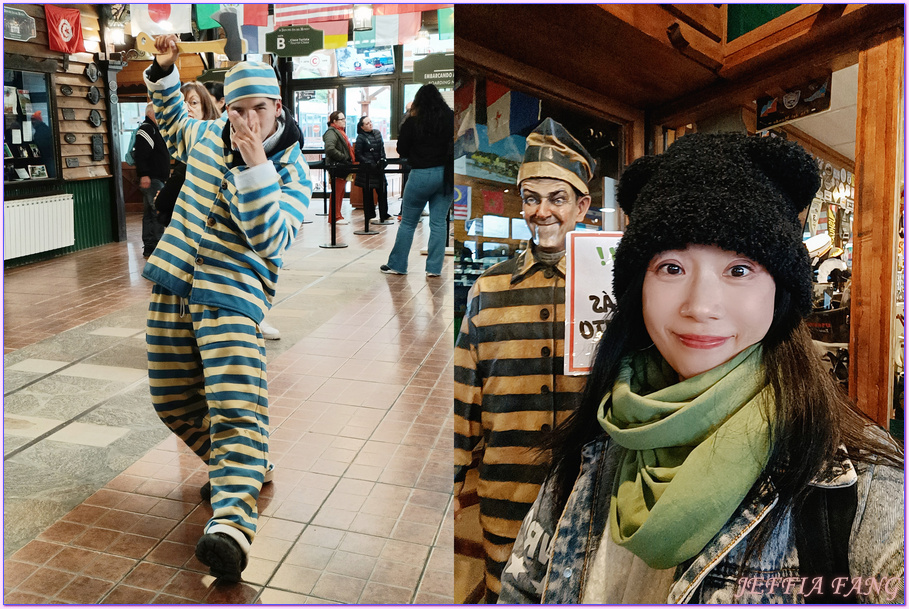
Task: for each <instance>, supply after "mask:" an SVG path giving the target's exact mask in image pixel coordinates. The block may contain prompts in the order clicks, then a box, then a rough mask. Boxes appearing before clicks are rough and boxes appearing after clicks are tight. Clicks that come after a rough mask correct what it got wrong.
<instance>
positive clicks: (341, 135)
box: [322, 110, 356, 224]
mask: <svg viewBox="0 0 909 609" xmlns="http://www.w3.org/2000/svg"><path fill="white" fill-rule="evenodd" d="M346 128H347V117H346V116H344V113H343V112H340V111H338V110H335V111H334V112H332V113H331V114H329V115H328V129H326V130H325V133H323V134H322V141H323V142H324V143H325V156H326V157H327V158H326V160H327V162H328V165H329V170H328V173H329V175H330V176H331V179H332V180H333V185H334V187H335V188H334V194H335V200H334V201H333V202H332V206H331V213H332V216H333V217H334V218H335V219H336V224H350V222H349V221H347V220H345V219H344V216H342V215H341V204H342V203H343V201H344V190H345V188H346V186H345V184H344V182H345V181H346V180H347V176H348V175H349V174H350V173H351V169H350V165H351V164H352V163H354V161H355V160H356V159H355V157H354V149H353V146H351V145H350V140H349V139H348V137H347V134H346V133H345V132H344V130H345V129H346ZM333 166H334V167H333Z"/></svg>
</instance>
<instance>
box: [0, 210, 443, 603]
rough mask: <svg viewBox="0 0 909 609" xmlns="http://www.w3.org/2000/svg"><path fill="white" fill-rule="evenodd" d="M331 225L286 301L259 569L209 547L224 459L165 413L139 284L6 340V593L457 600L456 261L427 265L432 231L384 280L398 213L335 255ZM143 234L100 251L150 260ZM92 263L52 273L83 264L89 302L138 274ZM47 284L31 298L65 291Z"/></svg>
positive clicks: (315, 231)
mask: <svg viewBox="0 0 909 609" xmlns="http://www.w3.org/2000/svg"><path fill="white" fill-rule="evenodd" d="M353 216H354V218H356V213H355V214H353ZM314 220H315V222H314V223H313V224H308V225H305V226H304V231H303V234H302V235H301V237H300V238H299V239H298V240H297V242H296V243H295V244H294V246H292V247H291V248H290V250H288V254H287V256H286V260H287V268H286V269H285V271H284V272H283V273H282V279H281V282H280V283H279V289H278V296H277V298H276V305H275V307H274V309H273V310H272V312H271V313H270V314H269V321H270V322H271V323H272V324H273V325H275V326H276V327H278V328H279V329H281V331H282V339H281V340H279V341H269V342H268V343H267V352H268V359H269V364H268V365H269V393H270V417H271V430H272V432H271V441H270V451H271V455H272V458H273V460H274V461H275V463H276V465H277V469H276V476H275V482H274V483H273V484H271V485H268V486H266V487H265V489H264V490H263V493H262V497H261V500H260V520H259V533H258V536H257V539H256V541H255V542H254V544H253V549H252V554H251V557H250V564H249V566H248V568H247V569H246V571H245V572H244V575H243V582H241V583H239V584H234V585H223V584H217V583H215V582H214V580H213V578H211V577H210V576H209V575H208V574H207V570H206V568H205V567H204V566H203V565H202V564H201V563H199V562H198V561H197V560H196V559H195V558H194V556H193V548H194V546H195V541H196V540H197V539H198V537H199V535H200V534H201V530H202V526H203V525H204V524H205V522H206V521H207V519H208V517H209V516H210V513H211V511H210V510H211V508H210V507H209V506H208V504H204V503H201V500H200V499H199V496H198V489H199V487H200V486H201V485H202V484H203V483H204V481H205V479H206V472H205V468H204V467H203V466H202V464H201V463H200V462H199V461H198V458H197V457H196V456H195V455H193V454H192V453H191V452H189V451H188V450H187V449H186V448H185V447H183V446H182V444H180V443H179V441H177V440H176V439H175V438H174V437H173V436H171V435H170V434H169V432H167V430H166V429H165V428H164V426H163V425H162V424H161V423H160V421H158V419H157V417H156V416H155V414H154V412H153V411H152V409H151V406H150V403H149V400H148V388H147V379H146V377H145V370H144V368H145V359H144V317H145V308H146V306H147V294H148V285H147V284H144V285H143V281H144V280H141V279H139V280H138V287H130V288H129V289H128V290H126V292H128V293H124V294H121V297H120V298H114V297H111V299H112V300H114V301H115V302H114V303H112V306H111V307H110V308H108V309H107V310H105V311H100V312H99V313H98V314H96V317H94V318H90V319H86V320H84V321H80V319H81V318H79V317H78V316H74V317H70V320H69V321H64V322H60V323H58V324H56V325H55V323H54V321H53V317H54V315H55V314H58V315H60V316H61V317H63V318H67V317H68V316H67V312H66V308H65V307H64V306H63V305H61V304H60V303H61V302H63V301H62V300H61V299H53V300H56V301H57V302H56V303H51V302H48V301H50V300H52V299H51V298H47V299H45V300H44V301H40V302H41V303H43V304H42V306H43V307H44V308H42V309H37V308H36V310H35V313H36V314H38V315H43V316H46V317H49V318H51V319H50V320H48V325H47V327H49V328H58V330H57V332H56V333H54V334H52V335H51V336H48V337H44V338H40V339H39V340H36V341H34V342H33V343H31V344H27V345H23V346H21V347H18V348H14V349H7V351H6V355H5V364H4V460H5V463H4V517H5V527H4V600H5V602H6V603H25V604H33V603H34V604H37V603H78V604H83V603H84V604H89V603H92V604H93V603H116V604H128V603H177V604H182V603H206V604H217V603H253V602H256V603H265V604H284V603H293V604H296V603H317V604H322V603H357V602H359V603H370V604H378V603H395V604H401V603H451V602H452V600H453V598H452V572H453V559H452V546H453V524H452V514H451V482H450V463H451V440H452V436H451V431H450V430H451V423H452V421H451V399H452V380H451V379H452V351H453V337H452V336H451V334H452V332H453V325H452V321H451V310H452V297H453V296H452V288H451V279H450V278H451V261H450V259H449V260H447V261H446V270H445V272H443V277H442V278H441V279H427V278H425V276H424V274H423V273H422V265H423V261H424V259H423V257H422V256H420V255H419V250H418V249H417V248H418V247H419V244H420V240H421V239H424V240H425V234H422V233H421V232H420V231H426V232H428V227H427V226H424V228H423V229H418V233H417V238H416V240H415V241H416V245H415V247H414V250H413V252H412V256H411V260H410V264H411V265H412V269H414V270H415V271H420V272H413V273H411V274H410V275H409V276H406V277H398V276H386V275H382V274H381V273H379V272H378V266H379V265H381V264H382V263H384V261H385V258H386V256H387V251H388V250H389V249H390V247H391V244H392V243H393V239H394V231H395V230H396V227H395V226H388V227H384V228H385V230H384V231H383V234H381V235H377V236H372V237H363V236H355V235H353V234H352V229H351V227H350V225H348V226H345V227H343V228H344V229H346V230H345V232H344V233H343V234H342V238H343V239H344V240H346V241H347V242H348V243H349V244H350V246H349V247H348V248H344V249H322V248H319V247H318V245H319V244H320V243H323V242H325V241H323V240H324V239H325V238H326V236H328V232H327V229H326V227H325V226H324V224H325V222H324V218H321V217H316V218H314ZM320 223H321V225H320ZM424 223H425V221H424ZM130 226H131V230H135V229H136V228H137V227H138V224H137V223H136V222H135V219H132V218H131V221H130ZM339 228H341V227H339ZM329 238H330V236H329ZM136 241H138V240H137V239H131V240H130V242H129V243H122V244H111V245H110V246H102V248H94V250H100V249H103V248H106V249H107V250H108V251H106V252H104V253H99V252H95V251H94V250H89V252H91V253H92V254H95V255H96V256H100V257H102V258H105V259H109V258H114V259H119V260H121V267H122V266H124V265H125V266H127V267H128V266H129V265H132V264H133V263H135V264H136V265H141V256H138V260H136V258H137V254H138V253H139V251H138V250H137V249H136V248H135V245H134V243H135V242H136ZM82 258H83V259H84V260H83V261H82V263H81V264H73V263H72V261H70V260H67V258H62V259H58V260H57V261H50V262H49V263H41V265H42V270H41V277H42V280H44V281H49V280H50V281H52V279H47V278H51V277H54V276H58V277H62V276H64V275H66V274H71V275H72V273H73V270H74V269H75V270H77V271H78V272H76V273H75V275H72V276H71V277H70V281H69V285H71V286H72V285H80V282H81V284H82V285H85V287H84V288H82V289H73V290H71V291H70V300H71V301H72V302H83V299H85V298H87V294H86V292H90V291H91V290H92V289H94V288H93V286H96V285H98V282H103V281H104V280H105V277H104V273H107V274H109V275H111V276H112V277H115V278H117V279H116V281H119V282H121V285H126V284H128V283H130V282H131V281H133V279H132V278H131V276H132V274H133V273H132V271H124V270H123V268H121V267H118V266H117V265H110V266H107V267H105V266H103V264H100V263H99V264H98V265H95V264H92V257H91V256H89V255H84V256H82ZM55 262H58V263H59V265H60V266H61V267H63V268H62V270H61V269H55V268H53V267H54V263H55ZM101 268H103V269H104V271H103V272H101V271H99V270H98V269H101ZM20 273H23V271H17V272H16V273H14V274H16V275H18V274H20ZM80 273H82V274H85V273H90V274H91V277H92V278H91V280H85V281H82V280H81V279H80ZM6 279H7V280H8V279H9V277H7V278H6ZM35 282H36V283H37V282H38V280H37V279H35ZM26 283H27V282H24V281H19V283H18V284H17V287H21V286H25V285H26ZM140 288H141V291H140ZM30 289H31V290H32V291H31V292H27V291H26V289H25V288H24V287H22V288H21V289H19V290H18V291H17V292H13V294H27V293H33V294H44V295H46V294H48V293H49V292H47V291H46V290H44V288H42V287H40V286H33V287H32V288H30ZM42 290H44V291H42ZM143 291H144V294H142V293H141V292H143ZM133 292H135V294H134V293H133ZM13 294H11V293H10V292H9V291H7V293H5V295H4V302H5V304H6V303H7V302H9V301H8V298H11V297H13ZM35 304H36V305H37V304H39V303H38V302H36V303H35ZM55 307H56V309H55ZM16 315H18V316H19V319H27V316H24V315H23V314H22V313H21V312H13V316H14V317H15V316H16ZM88 317H91V316H90V315H88ZM77 322H79V323H77ZM8 323H10V320H9V316H7V318H6V319H5V320H4V326H5V327H6V325H7V324H8ZM14 323H15V322H14ZM72 324H75V325H72ZM70 325H71V326H72V327H68V326H70ZM5 346H6V343H5Z"/></svg>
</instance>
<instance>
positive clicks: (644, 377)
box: [597, 344, 772, 569]
mask: <svg viewBox="0 0 909 609" xmlns="http://www.w3.org/2000/svg"><path fill="white" fill-rule="evenodd" d="M771 397H772V390H771V389H770V387H769V386H766V385H765V382H764V374H763V365H762V363H761V347H760V344H756V345H752V346H751V347H749V348H747V349H745V350H744V351H742V352H741V353H740V354H738V355H737V356H736V357H734V358H732V359H731V360H729V361H728V362H726V363H725V364H722V365H720V366H717V367H716V368H713V369H712V370H709V371H707V372H704V373H703V374H699V375H698V376H695V377H692V378H689V379H686V380H684V381H681V382H679V380H678V375H677V374H676V372H675V371H674V370H673V369H672V368H671V367H670V366H669V364H667V363H666V361H665V360H664V359H663V357H662V356H661V355H660V354H659V352H658V351H657V350H656V349H655V348H651V349H648V350H647V351H645V352H638V353H636V354H634V355H631V356H628V357H626V358H624V359H623V360H622V363H621V368H620V371H619V374H618V377H617V378H616V382H615V385H614V386H613V390H612V393H608V394H606V396H605V397H604V398H603V401H602V402H601V404H600V411H599V414H598V417H597V418H598V420H599V421H600V425H602V426H603V429H605V430H606V432H607V433H608V434H609V436H610V437H611V438H612V439H613V440H615V441H616V442H617V443H618V444H619V445H620V446H622V447H624V448H626V449H627V450H626V452H625V455H624V457H623V459H622V461H621V462H620V463H619V467H618V469H617V471H616V480H615V486H614V488H613V491H612V494H613V496H612V502H611V505H610V508H609V520H610V528H611V534H612V539H613V541H615V543H616V544H618V545H620V546H624V547H625V548H627V549H628V550H630V551H631V552H633V553H634V554H636V555H637V556H639V557H640V558H642V559H643V560H644V561H645V562H646V563H647V564H648V565H650V566H651V567H653V568H654V569H668V568H670V567H674V566H676V565H678V564H680V563H682V562H683V561H685V560H687V559H689V558H691V557H693V556H695V555H696V554H698V552H700V551H701V550H702V549H703V548H704V546H705V545H707V542H708V541H710V540H711V539H712V538H713V537H714V536H715V535H716V534H717V533H718V532H719V530H720V529H721V528H722V527H723V525H725V524H726V522H727V521H728V520H729V518H730V517H731V516H732V514H733V512H734V511H735V509H736V508H737V507H738V506H739V504H740V503H741V502H742V500H743V499H744V498H745V495H746V494H747V493H748V491H749V490H750V489H751V487H752V486H753V485H754V483H755V481H756V480H757V478H758V476H759V475H760V473H761V471H762V470H763V469H764V466H765V465H766V463H767V456H768V453H769V450H770V431H769V425H768V422H767V420H766V419H765V415H764V413H763V412H762V408H761V406H762V404H764V400H768V403H772V399H771ZM607 405H608V409H607Z"/></svg>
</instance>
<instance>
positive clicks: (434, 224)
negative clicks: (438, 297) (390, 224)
mask: <svg viewBox="0 0 909 609" xmlns="http://www.w3.org/2000/svg"><path fill="white" fill-rule="evenodd" d="M453 129H454V112H452V110H451V108H449V107H448V104H446V103H445V100H444V99H442V95H441V94H440V93H439V90H438V89H436V87H435V85H423V86H422V87H420V90H419V91H417V94H416V96H414V100H413V106H412V107H411V110H410V115H409V116H408V117H407V119H406V120H405V121H404V124H403V125H401V133H400V135H399V137H398V146H397V150H398V154H399V155H400V156H401V157H402V158H406V159H408V161H409V163H410V166H411V171H410V177H409V178H408V180H407V186H406V187H405V188H404V197H403V200H402V202H401V225H400V226H399V227H398V234H397V236H396V237H395V244H394V247H393V248H392V250H391V254H389V255H388V262H387V263H386V264H383V265H382V267H381V271H382V272H383V273H386V274H388V275H406V274H407V257H408V256H409V255H410V246H411V245H412V244H413V233H414V231H415V230H416V228H417V224H418V223H419V222H420V216H421V214H422V213H423V208H424V207H426V204H427V202H428V203H429V244H428V246H427V250H428V251H427V253H428V255H427V257H426V276H427V277H439V276H440V275H441V274H442V261H443V260H444V258H445V241H446V232H447V221H446V220H447V216H448V210H449V208H450V207H451V201H452V193H453V192H454V164H453V162H454V154H453V153H454V149H453V140H452V132H453Z"/></svg>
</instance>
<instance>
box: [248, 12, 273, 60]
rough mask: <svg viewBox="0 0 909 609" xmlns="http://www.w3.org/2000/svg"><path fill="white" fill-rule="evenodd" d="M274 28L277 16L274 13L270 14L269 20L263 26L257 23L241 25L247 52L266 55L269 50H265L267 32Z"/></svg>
mask: <svg viewBox="0 0 909 609" xmlns="http://www.w3.org/2000/svg"><path fill="white" fill-rule="evenodd" d="M274 30H275V18H274V17H273V16H272V15H269V16H268V20H267V21H266V22H265V26H263V27H259V26H257V25H243V26H241V27H240V31H241V32H243V38H245V39H246V52H247V53H252V54H253V55H264V54H265V53H267V52H268V51H266V50H265V34H268V33H269V32H273V31H274Z"/></svg>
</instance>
